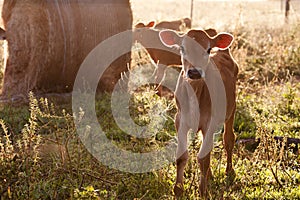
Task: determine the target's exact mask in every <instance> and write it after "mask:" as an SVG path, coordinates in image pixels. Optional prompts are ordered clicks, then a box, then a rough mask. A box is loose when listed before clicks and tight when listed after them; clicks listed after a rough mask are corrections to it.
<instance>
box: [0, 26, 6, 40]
mask: <svg viewBox="0 0 300 200" xmlns="http://www.w3.org/2000/svg"><path fill="white" fill-rule="evenodd" d="M5 39H6V33H5V30H3V29H2V28H0V40H5Z"/></svg>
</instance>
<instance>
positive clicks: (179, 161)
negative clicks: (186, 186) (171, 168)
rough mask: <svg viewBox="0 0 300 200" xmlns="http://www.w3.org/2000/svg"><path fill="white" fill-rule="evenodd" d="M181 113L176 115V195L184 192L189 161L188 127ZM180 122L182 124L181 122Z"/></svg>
mask: <svg viewBox="0 0 300 200" xmlns="http://www.w3.org/2000/svg"><path fill="white" fill-rule="evenodd" d="M179 117H180V116H179V114H177V115H176V119H175V125H176V129H177V137H178V146H177V152H176V167H177V168H176V170H177V171H176V183H175V186H174V193H175V196H177V197H179V196H181V195H182V193H183V175H184V167H185V165H186V163H187V161H188V157H189V153H188V149H187V148H188V147H187V133H188V130H189V129H188V127H187V126H186V124H185V123H184V122H181V123H180V120H179ZM179 123H180V124H179Z"/></svg>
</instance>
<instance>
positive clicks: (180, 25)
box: [155, 17, 192, 31]
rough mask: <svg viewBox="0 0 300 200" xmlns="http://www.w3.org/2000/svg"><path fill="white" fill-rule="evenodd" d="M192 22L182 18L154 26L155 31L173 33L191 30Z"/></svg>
mask: <svg viewBox="0 0 300 200" xmlns="http://www.w3.org/2000/svg"><path fill="white" fill-rule="evenodd" d="M191 26H192V21H191V19H190V18H187V17H186V18H184V19H180V20H175V21H161V22H159V23H158V24H156V25H155V28H156V29H171V30H175V31H184V30H185V29H191Z"/></svg>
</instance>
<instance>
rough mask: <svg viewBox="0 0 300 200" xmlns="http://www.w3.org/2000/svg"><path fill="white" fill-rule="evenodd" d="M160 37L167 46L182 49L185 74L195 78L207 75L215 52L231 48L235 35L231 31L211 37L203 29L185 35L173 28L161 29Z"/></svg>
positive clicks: (189, 77)
mask: <svg viewBox="0 0 300 200" xmlns="http://www.w3.org/2000/svg"><path fill="white" fill-rule="evenodd" d="M159 37H160V40H161V41H162V43H163V44H164V45H165V46H167V47H170V48H179V49H180V53H181V60H182V65H183V70H184V75H185V76H186V78H188V79H194V80H195V79H201V78H204V77H205V72H206V69H207V67H208V65H209V63H210V58H211V57H212V56H213V55H214V53H213V52H216V51H217V50H225V49H227V48H229V47H230V45H231V44H232V41H233V36H232V35H231V34H229V33H219V34H217V35H216V36H214V37H210V36H209V35H208V34H207V33H206V32H205V31H203V30H190V31H189V32H188V33H187V34H184V35H178V34H177V33H176V32H175V31H172V30H163V31H160V33H159Z"/></svg>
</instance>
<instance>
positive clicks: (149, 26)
mask: <svg viewBox="0 0 300 200" xmlns="http://www.w3.org/2000/svg"><path fill="white" fill-rule="evenodd" d="M154 26H155V21H151V22H149V23H148V24H147V25H146V27H148V28H152V27H154Z"/></svg>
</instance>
